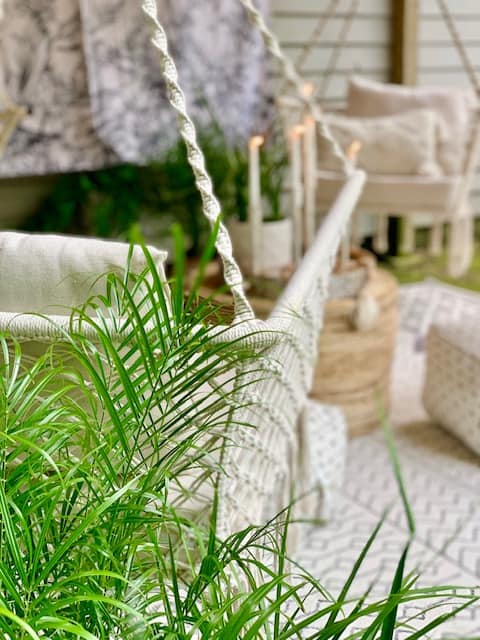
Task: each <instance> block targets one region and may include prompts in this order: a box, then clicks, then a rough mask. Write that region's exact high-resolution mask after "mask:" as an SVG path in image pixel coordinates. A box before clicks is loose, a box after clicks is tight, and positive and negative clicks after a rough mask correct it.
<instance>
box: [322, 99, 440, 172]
mask: <svg viewBox="0 0 480 640" xmlns="http://www.w3.org/2000/svg"><path fill="white" fill-rule="evenodd" d="M326 121H327V122H328V124H329V125H330V128H331V130H332V133H333V135H334V136H335V138H336V139H337V141H338V142H339V143H340V146H341V147H342V148H343V149H344V151H347V150H348V147H349V146H350V145H351V143H352V142H353V141H354V140H356V141H358V142H360V143H361V145H362V146H361V149H360V152H359V154H358V157H357V164H358V166H359V167H360V168H361V169H364V170H365V171H367V173H376V174H390V175H405V174H407V175H424V176H437V175H440V174H441V173H442V169H441V168H440V167H439V165H438V164H437V161H436V154H437V145H438V137H439V129H440V127H439V120H438V116H437V114H436V113H435V111H432V110H430V109H415V110H412V111H407V112H405V113H399V114H395V115H390V116H380V117H373V118H354V117H351V116H345V115H336V114H328V115H327V117H326ZM319 146H320V157H319V164H320V166H321V167H322V168H326V169H335V168H336V165H335V163H333V162H332V159H331V157H329V155H327V154H322V153H321V151H322V146H323V145H321V144H320V145H319Z"/></svg>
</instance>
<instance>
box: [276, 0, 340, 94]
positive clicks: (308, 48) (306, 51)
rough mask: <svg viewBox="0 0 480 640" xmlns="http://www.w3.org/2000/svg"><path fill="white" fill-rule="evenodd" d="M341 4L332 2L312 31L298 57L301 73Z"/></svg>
mask: <svg viewBox="0 0 480 640" xmlns="http://www.w3.org/2000/svg"><path fill="white" fill-rule="evenodd" d="M339 4H340V0H331V2H330V5H329V6H328V7H327V10H326V11H325V13H324V14H322V15H321V16H320V18H319V20H318V22H317V24H316V26H315V28H314V30H313V31H312V35H311V36H310V38H309V39H308V41H307V43H306V44H305V46H304V47H303V49H302V50H301V51H300V54H299V55H298V57H297V59H296V61H295V68H296V69H297V71H298V72H299V73H301V71H302V69H303V65H304V64H305V61H306V60H307V58H308V56H309V55H310V53H311V52H312V50H313V48H314V47H315V45H316V44H317V42H318V41H319V40H320V38H321V37H322V35H323V32H324V30H325V27H326V26H327V24H328V22H329V21H330V19H331V18H332V17H333V16H334V15H335V12H336V10H337V8H338V5H339ZM284 90H285V86H284V85H282V87H281V89H280V93H283V91H284Z"/></svg>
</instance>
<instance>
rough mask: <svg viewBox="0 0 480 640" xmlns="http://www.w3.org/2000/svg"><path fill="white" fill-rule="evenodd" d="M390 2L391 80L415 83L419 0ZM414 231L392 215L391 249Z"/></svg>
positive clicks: (398, 82)
mask: <svg viewBox="0 0 480 640" xmlns="http://www.w3.org/2000/svg"><path fill="white" fill-rule="evenodd" d="M390 1H391V7H392V21H391V64H390V69H391V70H390V81H391V82H394V83H395V84H406V85H415V84H417V76H418V24H419V0H390ZM408 225H410V227H411V228H410V229H409V228H408ZM412 231H413V221H412V223H410V222H408V223H407V224H402V218H399V217H392V218H390V222H389V235H390V237H391V238H392V240H393V245H395V246H394V247H392V248H391V253H392V255H396V254H397V253H398V249H399V245H401V244H404V243H405V241H406V242H407V243H408V241H409V238H408V236H409V232H412ZM402 236H403V237H402ZM405 236H407V238H405ZM400 238H402V242H400Z"/></svg>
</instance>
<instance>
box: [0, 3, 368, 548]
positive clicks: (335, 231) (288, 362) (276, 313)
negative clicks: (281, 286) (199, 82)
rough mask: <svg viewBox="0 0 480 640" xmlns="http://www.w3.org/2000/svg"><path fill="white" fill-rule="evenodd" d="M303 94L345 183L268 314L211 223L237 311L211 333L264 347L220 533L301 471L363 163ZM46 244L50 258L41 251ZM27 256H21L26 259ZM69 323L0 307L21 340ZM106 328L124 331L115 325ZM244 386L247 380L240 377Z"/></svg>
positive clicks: (276, 497) (254, 514)
mask: <svg viewBox="0 0 480 640" xmlns="http://www.w3.org/2000/svg"><path fill="white" fill-rule="evenodd" d="M239 1H240V2H241V4H242V5H243V6H244V7H245V9H246V10H247V12H248V15H249V16H250V18H251V20H252V21H253V22H255V24H256V25H257V26H258V27H259V28H260V31H261V33H262V35H263V38H264V40H265V43H266V45H267V47H268V49H269V50H270V51H271V52H272V53H273V55H274V56H275V58H276V59H277V60H279V61H280V62H281V64H282V68H283V70H284V73H285V74H286V76H287V78H288V79H289V80H290V81H292V82H294V84H296V86H298V87H300V86H301V79H300V78H299V77H298V76H297V75H296V73H295V71H294V69H293V67H292V66H291V64H290V63H289V62H288V61H287V60H286V59H285V58H284V56H283V54H282V52H281V51H280V48H279V45H278V41H277V39H276V38H275V37H274V36H273V34H272V33H271V32H270V31H269V30H268V28H267V26H266V24H265V22H264V20H263V18H262V16H261V15H260V14H259V13H258V11H257V9H256V7H255V6H254V5H253V3H252V2H251V1H250V0H239ZM142 6H143V10H144V11H145V13H146V14H147V15H148V16H149V17H150V19H151V21H152V23H153V27H154V34H153V38H152V42H153V45H154V46H155V47H156V49H157V50H158V54H159V59H160V63H161V67H162V71H163V76H164V79H165V82H166V86H167V93H168V98H169V101H170V104H171V106H172V108H173V109H174V111H175V112H176V114H177V120H178V125H179V130H180V133H181V136H182V138H183V140H184V142H185V145H186V148H187V154H188V161H189V163H190V165H191V167H192V170H193V173H194V174H195V178H196V182H197V186H198V189H199V192H200V194H201V198H202V202H203V214H204V216H205V217H206V219H207V220H208V222H209V223H210V224H211V225H212V226H214V225H215V226H216V224H217V222H218V219H219V216H220V212H221V209H220V204H219V202H218V200H217V199H216V197H215V195H214V193H213V188H212V182H211V180H210V177H209V175H208V173H207V170H206V167H205V161H204V156H203V153H202V151H201V149H200V147H199V145H198V142H197V136H196V131H195V126H194V124H193V122H192V120H191V118H190V116H189V114H188V111H187V105H186V101H185V97H184V94H183V92H182V89H181V87H180V85H179V80H178V75H177V69H176V66H175V63H174V60H173V59H172V57H171V55H170V53H169V50H168V44H167V37H166V33H165V31H164V29H163V27H162V25H161V23H160V20H159V15H158V9H157V5H156V1H155V0H144V2H143V5H142ZM306 104H307V107H309V108H311V110H312V113H313V114H314V117H315V118H317V119H318V129H319V135H320V136H321V137H323V139H324V141H325V142H326V144H328V145H329V146H330V147H331V149H332V153H333V154H334V155H336V156H337V157H338V159H339V162H341V163H342V166H343V167H344V184H343V186H342V189H341V190H340V191H339V193H338V194H337V197H336V198H335V199H334V202H333V205H332V206H331V208H330V210H329V213H328V215H327V216H326V218H325V220H324V222H323V224H322V226H321V229H320V230H319V231H318V233H317V234H316V236H315V239H314V241H313V244H312V246H311V248H310V250H309V251H308V252H307V254H306V255H305V256H304V258H303V260H302V261H301V263H300V265H299V267H298V270H297V271H296V272H295V274H294V275H293V277H292V278H291V280H290V282H289V284H288V286H287V287H286V289H285V291H284V293H283V295H282V296H281V298H280V300H279V301H278V303H277V304H276V306H275V308H274V310H273V312H272V314H271V316H270V317H269V319H268V320H266V321H260V320H257V319H256V318H255V315H254V312H253V310H252V307H251V305H250V303H249V301H248V299H247V297H246V294H245V290H244V284H243V279H242V274H241V272H240V269H239V267H238V265H237V263H236V261H235V259H234V257H233V255H232V244H231V241H230V237H229V235H228V232H227V229H226V227H225V226H224V225H223V224H220V225H219V228H218V235H217V238H216V245H215V246H216V249H217V252H218V255H219V257H220V259H221V262H222V265H223V274H224V279H225V283H226V285H227V286H228V288H229V289H230V291H231V294H232V297H233V304H234V320H233V323H232V324H231V326H229V327H221V326H215V327H213V328H212V337H213V339H214V340H219V341H221V340H225V339H227V340H235V341H238V342H239V343H240V344H241V343H243V342H244V343H245V344H246V346H248V347H249V348H254V349H257V350H258V351H259V352H261V353H259V356H261V358H260V359H259V360H258V361H255V363H254V364H253V365H250V366H254V367H255V371H249V370H246V371H242V380H248V378H249V376H250V377H251V379H252V380H258V367H259V366H260V367H261V368H262V369H264V370H265V375H264V376H263V375H262V381H261V382H260V383H259V384H257V385H256V386H255V389H254V391H243V392H242V394H243V395H242V398H241V399H240V398H239V401H240V403H241V405H242V406H244V407H246V408H245V409H242V411H243V412H244V414H242V416H240V417H239V419H237V420H236V424H237V425H243V424H244V425H249V426H248V427H242V426H235V427H232V433H229V438H228V440H229V443H230V444H229V446H227V447H226V448H225V452H224V459H223V460H222V467H223V469H225V470H226V474H222V475H221V476H220V478H219V496H218V505H219V506H218V518H217V533H218V535H219V536H226V535H228V534H229V533H230V532H231V531H235V530H239V529H242V528H243V527H245V526H248V525H250V524H252V523H264V522H266V521H267V519H269V518H270V517H271V516H273V515H275V514H276V513H278V512H280V511H281V510H282V509H283V508H284V507H285V506H286V505H287V504H288V503H289V501H290V497H291V487H292V485H293V484H294V483H295V482H296V480H297V478H298V476H299V469H298V450H299V440H300V438H299V424H301V423H302V422H303V421H305V420H307V419H308V413H309V404H308V400H307V397H308V393H309V391H310V389H311V385H312V378H313V371H314V368H315V365H316V353H317V344H318V334H319V332H320V330H321V326H322V316H323V308H324V304H325V301H326V299H327V293H328V284H329V278H330V273H331V271H332V268H333V265H334V262H335V258H336V255H337V251H338V247H339V245H340V242H341V238H342V236H343V235H344V233H345V229H346V227H347V225H348V222H349V219H350V216H351V214H352V212H353V210H354V209H355V206H356V203H357V201H358V198H359V196H360V193H361V190H362V188H363V184H364V178H365V176H364V173H363V172H362V171H359V170H354V169H352V168H351V167H350V165H349V164H348V162H346V161H345V158H344V156H343V154H342V152H341V150H340V149H339V147H338V145H337V144H336V142H335V141H334V140H333V138H332V137H331V135H330V133H329V130H328V127H326V126H325V125H324V123H323V121H322V119H321V116H320V114H319V113H318V112H317V110H316V108H315V105H314V104H313V103H309V101H308V100H307V101H306ZM312 117H313V116H312ZM0 239H1V234H0ZM39 242H41V240H39ZM43 253H44V256H45V255H46V256H47V258H46V259H48V252H47V253H46V254H45V252H43ZM13 254H15V255H14V256H12V257H14V258H15V259H14V260H12V262H15V270H16V272H17V273H18V272H19V271H20V272H22V275H23V276H24V277H23V279H22V281H24V282H26V281H27V280H28V273H23V271H22V269H23V267H22V264H21V261H22V256H21V255H20V256H19V255H18V251H16V252H15V251H13ZM25 262H26V263H28V260H27V259H26V260H25ZM29 264H30V263H29ZM30 268H31V265H30ZM0 301H1V296H0ZM119 324H121V323H115V326H119ZM70 329H71V320H70V317H69V316H68V315H65V316H61V315H60V316H59V315H55V316H45V315H43V316H39V315H37V314H34V313H33V312H32V313H30V312H29V313H25V312H22V313H21V314H19V313H17V312H16V311H15V310H9V311H2V312H0V332H1V333H5V334H7V335H10V336H13V337H14V338H17V339H18V340H19V341H21V342H28V343H31V342H32V341H33V342H35V343H43V342H45V343H46V342H51V341H52V340H54V341H55V340H62V338H64V336H65V332H67V333H68V331H69V330H70ZM76 330H82V331H85V332H86V333H87V337H90V336H88V331H89V330H90V329H89V327H88V326H85V327H81V326H79V327H76ZM90 331H91V330H90ZM112 332H114V329H113V328H112ZM113 337H114V338H115V337H118V338H119V339H120V338H121V336H116V335H115V334H113ZM242 386H243V387H244V388H245V384H242ZM235 393H237V392H235ZM238 393H239V394H240V391H238ZM244 396H245V397H244ZM251 427H256V428H255V429H252V428H251ZM231 443H235V445H236V446H232V444H231ZM202 508H204V506H203V505H202Z"/></svg>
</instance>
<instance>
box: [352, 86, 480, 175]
mask: <svg viewBox="0 0 480 640" xmlns="http://www.w3.org/2000/svg"><path fill="white" fill-rule="evenodd" d="M475 105H476V101H475V97H474V95H473V93H472V92H471V91H465V90H462V89H454V88H445V87H406V86H401V85H394V84H382V83H379V82H373V81H370V80H365V79H363V78H353V79H352V80H351V81H350V85H349V90H348V105H347V114H348V115H350V116H356V117H363V118H364V117H375V116H387V115H392V114H395V113H400V112H402V111H409V110H412V109H431V110H434V111H435V112H436V113H437V114H438V116H439V118H440V119H441V122H442V133H441V136H440V140H439V147H438V156H437V158H438V162H439V164H440V165H441V166H442V168H443V170H444V172H445V173H446V174H449V175H454V174H459V173H462V171H463V165H464V161H465V154H466V147H467V144H468V142H469V134H470V128H471V124H472V111H473V109H474V108H475Z"/></svg>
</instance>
